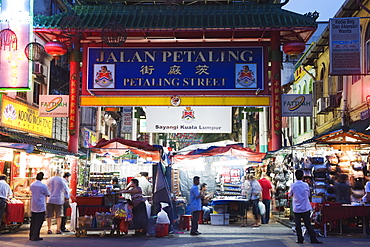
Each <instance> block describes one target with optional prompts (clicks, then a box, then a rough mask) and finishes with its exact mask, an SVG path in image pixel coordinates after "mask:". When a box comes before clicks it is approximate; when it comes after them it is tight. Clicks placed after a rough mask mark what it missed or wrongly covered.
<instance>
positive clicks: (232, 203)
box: [211, 198, 248, 221]
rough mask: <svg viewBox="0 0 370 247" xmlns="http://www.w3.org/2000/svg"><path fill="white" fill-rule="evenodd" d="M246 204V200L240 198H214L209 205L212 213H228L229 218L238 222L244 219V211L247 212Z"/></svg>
mask: <svg viewBox="0 0 370 247" xmlns="http://www.w3.org/2000/svg"><path fill="white" fill-rule="evenodd" d="M247 202H248V200H247V199H242V198H214V199H213V200H212V203H211V204H212V206H213V213H216V214H217V213H223V214H225V213H228V214H230V218H232V219H234V221H238V220H239V218H241V217H244V215H245V212H246V210H248V204H247ZM220 210H221V211H220Z"/></svg>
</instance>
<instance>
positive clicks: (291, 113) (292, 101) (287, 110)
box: [281, 94, 313, 117]
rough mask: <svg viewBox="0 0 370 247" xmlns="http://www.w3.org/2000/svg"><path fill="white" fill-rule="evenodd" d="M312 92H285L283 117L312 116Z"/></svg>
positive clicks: (282, 106)
mask: <svg viewBox="0 0 370 247" xmlns="http://www.w3.org/2000/svg"><path fill="white" fill-rule="evenodd" d="M312 106H313V103H312V95H311V94H283V95H282V104H281V108H282V113H281V116H282V117H312Z"/></svg>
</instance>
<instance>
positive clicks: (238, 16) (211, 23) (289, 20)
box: [34, 2, 317, 30]
mask: <svg viewBox="0 0 370 247" xmlns="http://www.w3.org/2000/svg"><path fill="white" fill-rule="evenodd" d="M71 11H72V12H74V13H75V14H76V15H77V16H78V17H79V18H80V19H81V21H82V23H83V26H84V27H85V30H86V29H102V28H103V27H104V26H105V25H107V24H108V23H110V22H113V21H114V22H119V23H121V24H122V25H124V26H125V27H126V29H163V30H168V29H230V28H233V29H238V28H243V29H256V28H258V29H261V28H279V29H284V28H293V27H294V28H297V27H314V28H315V27H316V22H315V20H316V18H317V17H315V16H308V15H301V14H297V13H294V12H290V11H287V10H284V9H281V5H279V4H257V3H254V2H229V3H227V4H194V5H165V4H153V3H151V4H150V3H148V4H136V5H81V6H74V7H73V8H72V10H71ZM68 14H70V12H64V13H61V14H57V15H53V16H44V15H37V16H35V18H34V27H35V28H40V29H60V28H61V23H62V19H63V17H64V16H66V15H68Z"/></svg>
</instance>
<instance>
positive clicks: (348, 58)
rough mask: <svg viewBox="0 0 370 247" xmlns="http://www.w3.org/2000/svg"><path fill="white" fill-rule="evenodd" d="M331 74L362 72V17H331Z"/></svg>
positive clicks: (355, 73)
mask: <svg viewBox="0 0 370 247" xmlns="http://www.w3.org/2000/svg"><path fill="white" fill-rule="evenodd" d="M329 27H330V36H329V48H330V71H329V73H330V75H357V74H361V54H360V50H361V42H360V40H361V31H360V18H358V17H351V18H331V19H329Z"/></svg>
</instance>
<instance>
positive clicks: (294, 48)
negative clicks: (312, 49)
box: [283, 41, 306, 55]
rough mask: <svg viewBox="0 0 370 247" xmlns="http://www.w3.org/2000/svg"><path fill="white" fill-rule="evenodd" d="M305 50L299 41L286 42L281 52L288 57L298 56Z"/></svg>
mask: <svg viewBox="0 0 370 247" xmlns="http://www.w3.org/2000/svg"><path fill="white" fill-rule="evenodd" d="M305 49H306V44H305V43H304V42H300V41H293V42H288V43H285V44H284V45H283V51H284V52H285V53H286V54H288V55H299V54H301V53H303V52H304V50H305Z"/></svg>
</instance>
